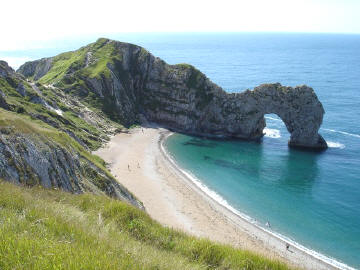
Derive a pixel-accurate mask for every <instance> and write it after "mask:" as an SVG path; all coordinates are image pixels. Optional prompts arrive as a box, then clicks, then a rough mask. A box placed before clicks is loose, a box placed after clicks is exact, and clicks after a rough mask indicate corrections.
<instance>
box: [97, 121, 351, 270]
mask: <svg viewBox="0 0 360 270" xmlns="http://www.w3.org/2000/svg"><path fill="white" fill-rule="evenodd" d="M171 134H173V133H172V132H170V131H168V130H166V129H162V128H158V127H149V128H146V127H143V128H134V129H131V130H130V133H129V134H127V133H120V134H117V135H115V136H113V137H111V140H110V142H109V143H108V144H107V145H106V146H105V147H103V148H101V149H99V150H98V151H96V152H95V153H94V154H97V155H99V156H100V157H102V158H103V159H104V160H105V161H106V162H107V163H109V164H110V170H111V172H112V173H113V175H114V176H115V177H116V179H117V180H118V181H119V182H120V183H122V184H123V185H124V186H125V187H126V188H128V189H129V190H130V191H131V192H132V193H134V195H135V196H137V197H138V198H139V200H141V201H142V202H143V203H144V206H145V209H146V212H147V213H148V214H149V215H150V216H151V217H152V218H154V219H155V220H157V221H158V222H160V223H161V224H163V225H165V226H168V227H173V228H175V229H178V230H182V231H185V232H187V233H190V234H192V235H195V236H199V237H205V238H208V239H210V240H212V241H216V242H219V243H222V244H229V245H232V246H234V247H238V248H242V249H248V250H250V251H253V252H255V253H257V254H259V255H262V256H265V257H267V258H271V259H275V260H279V261H281V262H285V263H286V264H288V265H290V266H293V267H298V268H303V269H354V268H351V267H348V266H347V265H345V264H342V263H339V262H337V261H335V260H332V259H331V258H327V257H326V256H323V255H322V254H319V253H317V252H315V251H312V250H309V249H306V248H305V247H302V246H300V247H299V245H298V244H297V243H296V242H294V241H292V240H290V239H286V238H285V237H283V236H281V235H278V234H276V233H274V232H272V231H269V230H266V229H265V228H263V227H261V226H259V225H257V224H255V223H254V220H253V219H251V217H248V216H246V215H244V214H242V213H241V212H239V211H237V210H236V209H234V208H232V207H231V206H230V205H228V204H227V203H226V201H225V200H224V199H222V198H221V197H220V196H218V195H217V194H216V193H215V192H213V191H211V190H210V189H208V188H207V187H206V186H204V185H203V184H202V183H201V182H200V181H198V180H197V179H196V178H194V177H192V176H191V175H190V174H189V173H188V172H186V171H184V170H182V169H181V168H180V167H179V166H178V165H177V164H176V162H175V161H174V160H173V159H172V157H171V155H170V154H169V153H168V152H167V151H166V149H165V147H164V146H163V143H164V141H165V140H166V138H167V137H168V136H171ZM126 162H128V164H126ZM136 163H137V165H136ZM129 166H130V167H129ZM154 194H156V196H154ZM252 221H253V222H252ZM287 243H289V244H290V248H289V249H287V248H286V244H287ZM302 248H303V249H302ZM322 256H323V257H322ZM325 259H326V260H329V261H324V260H325Z"/></svg>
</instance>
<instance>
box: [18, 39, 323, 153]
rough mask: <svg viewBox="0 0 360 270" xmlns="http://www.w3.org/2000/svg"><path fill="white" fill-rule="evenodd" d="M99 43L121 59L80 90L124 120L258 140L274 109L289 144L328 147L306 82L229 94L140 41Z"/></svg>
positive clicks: (318, 108) (319, 110)
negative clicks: (161, 57) (98, 99)
mask: <svg viewBox="0 0 360 270" xmlns="http://www.w3.org/2000/svg"><path fill="white" fill-rule="evenodd" d="M98 42H104V43H106V44H108V43H112V44H113V45H114V48H115V49H114V50H115V52H114V53H115V54H117V55H119V56H120V57H118V58H117V59H114V60H113V63H109V64H108V65H107V68H108V69H109V71H110V72H109V74H110V75H109V76H99V77H95V78H82V80H84V81H85V83H86V89H83V90H82V91H92V92H93V93H96V94H97V95H98V97H99V98H100V99H101V100H103V102H104V104H106V106H104V108H105V109H107V108H111V112H112V113H113V112H115V113H116V114H117V116H118V117H119V119H121V120H122V121H123V123H125V124H128V125H129V124H131V123H135V122H137V121H140V119H144V118H145V119H147V121H152V122H156V123H159V124H161V125H164V126H166V127H168V128H172V129H174V130H176V131H179V132H184V133H190V134H196V135H201V136H207V137H220V138H227V137H232V138H241V139H258V138H260V137H262V136H263V129H264V127H265V119H264V115H265V114H268V113H275V114H277V115H278V116H279V117H280V118H281V119H282V120H283V121H284V123H285V125H286V127H287V129H288V131H289V133H290V134H291V137H290V141H289V145H290V146H294V147H306V148H314V149H325V148H327V145H326V142H325V141H324V139H323V138H322V137H321V135H319V134H318V130H319V128H320V125H321V123H322V119H323V114H324V109H323V107H322V104H321V103H320V101H319V100H318V98H317V96H316V94H315V92H314V90H313V89H312V88H310V87H308V86H298V87H295V88H292V87H284V86H281V85H280V84H264V85H260V86H259V87H256V88H255V89H254V90H246V91H245V92H242V93H226V92H225V91H224V90H223V89H222V88H220V87H219V86H217V85H216V84H214V83H212V82H211V81H210V80H209V79H208V78H207V77H206V76H205V75H204V74H203V73H201V72H200V71H199V70H197V69H195V68H194V67H192V66H190V65H186V64H180V65H168V64H167V63H165V62H164V61H162V60H161V59H159V58H157V57H154V56H153V55H152V54H150V53H149V52H147V51H146V50H144V49H143V48H141V47H139V46H136V45H132V44H128V43H122V42H117V41H111V40H107V39H101V41H100V40H99V41H98ZM100 45H101V44H100ZM119 59H121V60H119ZM43 61H44V60H43ZM49 61H50V60H49ZM84 61H85V60H84ZM96 61H97V59H94V58H93V59H92V63H96ZM27 65H28V66H30V67H32V68H31V69H32V70H38V69H39V68H38V67H37V65H35V63H34V62H30V63H26V64H25V65H24V66H23V67H21V68H20V70H19V71H20V72H21V73H23V74H24V75H25V76H26V74H25V73H24V72H23V70H27V69H28V68H27V67H26V66H27ZM34 65H35V68H34V67H33V66H34ZM79 66H86V63H83V65H79ZM31 74H32V76H33V75H35V76H37V77H39V76H40V75H41V74H40V75H39V74H38V73H35V74H33V73H31ZM71 76H76V72H74V73H72V75H71ZM71 87H73V85H72V86H71Z"/></svg>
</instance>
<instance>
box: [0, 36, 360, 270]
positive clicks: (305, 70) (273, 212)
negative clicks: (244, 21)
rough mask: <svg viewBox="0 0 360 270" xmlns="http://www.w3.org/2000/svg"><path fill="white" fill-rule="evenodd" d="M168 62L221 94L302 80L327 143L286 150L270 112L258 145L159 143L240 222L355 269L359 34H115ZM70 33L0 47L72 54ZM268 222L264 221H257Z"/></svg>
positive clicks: (359, 201) (359, 227)
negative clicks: (35, 43) (317, 107)
mask: <svg viewBox="0 0 360 270" xmlns="http://www.w3.org/2000/svg"><path fill="white" fill-rule="evenodd" d="M106 37H109V38H113V39H117V40H120V41H124V42H130V43H134V44H138V45H141V46H143V47H145V48H146V49H148V50H149V51H150V52H151V53H153V54H154V55H155V56H158V57H160V58H162V59H164V60H165V61H166V62H168V63H170V64H177V63H189V64H192V65H194V66H195V67H196V68H198V69H200V70H201V71H202V72H203V73H205V74H206V76H207V77H208V78H210V79H211V80H212V81H213V82H215V83H216V84H218V85H219V86H221V87H222V88H223V89H224V90H225V91H227V92H242V91H244V90H246V89H253V88H254V87H256V86H258V85H259V84H262V83H276V82H279V83H281V84H283V85H289V86H296V85H301V84H306V85H309V86H311V87H312V88H313V89H314V90H315V92H316V94H317V96H318V98H319V100H320V101H321V102H322V104H323V106H324V109H325V115H324V120H323V124H322V126H321V128H320V131H319V132H320V134H321V135H322V136H323V137H324V139H325V140H326V141H327V143H328V146H329V149H327V150H326V151H324V152H307V151H300V150H296V149H290V148H288V145H287V142H288V140H289V133H288V131H287V129H286V127H285V125H284V123H283V122H282V120H281V119H280V118H279V117H277V115H273V114H269V115H265V119H266V128H265V130H264V132H265V136H264V137H263V139H262V140H261V141H260V142H251V141H239V140H237V141H235V140H226V141H219V140H208V139H204V138H198V137H192V136H187V135H183V134H174V135H172V136H170V137H168V139H167V140H166V141H165V143H164V146H165V148H166V150H167V152H168V153H169V154H170V155H171V157H172V158H173V159H174V160H175V162H176V163H177V164H178V165H179V166H180V167H181V168H182V169H183V170H184V171H185V172H186V173H187V174H189V175H191V177H192V179H193V180H194V181H195V182H196V183H197V184H198V185H200V186H202V187H203V190H204V191H205V192H207V193H208V194H209V196H212V197H213V198H214V199H215V200H218V201H219V202H220V203H222V204H223V205H225V206H226V207H228V208H229V209H231V210H232V211H234V212H236V213H238V214H241V215H242V216H244V217H245V218H247V219H248V220H249V221H250V222H254V223H256V224H257V225H258V226H261V227H263V228H264V229H266V230H270V231H271V232H272V233H274V234H277V235H279V236H280V237H282V238H284V239H287V241H289V242H291V243H292V244H294V245H298V246H299V247H300V248H303V249H304V250H306V251H307V252H309V253H312V254H314V255H315V256H318V257H321V258H322V259H323V260H327V261H329V262H331V263H333V264H337V265H338V266H339V267H341V268H344V269H346V268H347V266H348V267H353V268H356V269H360V50H359V49H360V35H352V34H315V33H312V34H309V33H123V34H111V35H107V36H106ZM95 40H96V37H95V36H87V37H78V38H73V39H69V40H64V41H62V42H55V43H52V44H50V43H49V44H43V46H42V47H41V48H38V49H31V50H22V51H19V50H17V51H0V59H4V60H8V61H9V63H10V64H11V65H12V66H13V67H15V68H17V67H18V66H19V65H20V64H21V63H22V62H23V61H25V60H31V59H38V58H41V57H47V56H53V55H56V54H58V53H60V52H63V51H66V50H74V49H77V48H79V47H81V46H83V45H86V44H87V43H90V42H93V41H95ZM267 222H268V224H270V226H266V225H265V224H266V223H267Z"/></svg>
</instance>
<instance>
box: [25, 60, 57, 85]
mask: <svg viewBox="0 0 360 270" xmlns="http://www.w3.org/2000/svg"><path fill="white" fill-rule="evenodd" d="M52 60H53V58H52V57H50V58H42V59H39V60H35V61H31V62H27V63H28V64H26V65H22V66H21V67H20V68H19V70H18V72H19V73H21V74H23V75H24V76H25V77H33V78H34V80H38V79H40V78H41V77H42V76H44V75H45V74H46V73H47V72H48V71H49V70H50V68H51V63H52Z"/></svg>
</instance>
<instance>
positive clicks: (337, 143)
mask: <svg viewBox="0 0 360 270" xmlns="http://www.w3.org/2000/svg"><path fill="white" fill-rule="evenodd" d="M326 143H327V145H328V146H329V147H330V148H340V149H344V148H345V144H342V143H339V142H331V141H327V142H326Z"/></svg>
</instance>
